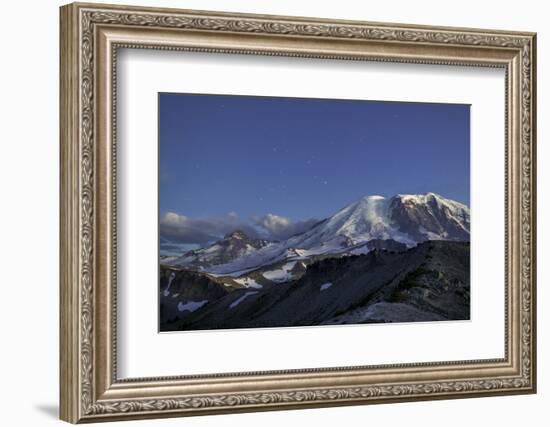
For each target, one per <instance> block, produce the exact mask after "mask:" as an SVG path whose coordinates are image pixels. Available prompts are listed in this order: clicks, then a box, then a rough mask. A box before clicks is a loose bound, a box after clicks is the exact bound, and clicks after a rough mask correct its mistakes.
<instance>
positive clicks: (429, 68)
mask: <svg viewBox="0 0 550 427" xmlns="http://www.w3.org/2000/svg"><path fill="white" fill-rule="evenodd" d="M60 51H61V94H60V96H61V98H60V99H61V112H60V123H61V124H60V134H61V165H62V169H61V170H62V172H61V239H60V242H61V248H60V251H61V284H60V286H61V288H60V292H61V304H60V306H61V313H60V316H61V319H60V324H61V335H60V336H61V348H60V372H61V378H60V383H61V418H62V419H63V420H65V421H69V422H72V423H79V422H92V421H112V420H124V419H135V418H155V417H170V416H186V415H201V414H216V413H227V412H244V411H259V410H276V409H286V408H288V409H291V408H292V409H295V408H308V407H320V406H331V405H352V404H369V403H384V402H402V401H411V400H430V399H443V398H462V397H479V396H488V395H497V394H520V393H534V392H535V391H536V334H535V332H536V331H535V327H536V318H535V315H536V310H535V307H536V305H535V302H536V301H535V291H536V288H535V278H536V270H535V269H536V257H535V255H536V254H535V247H536V245H535V236H536V219H535V212H536V182H535V176H536V174H535V154H536V153H535V129H536V126H535V122H536V117H535V82H536V78H535V71H536V63H535V52H536V47H535V34H533V33H520V32H510V31H496V30H479V29H462V28H438V27H423V26H412V25H402V24H381V23H369V22H353V21H330V20H322V19H313V18H296V17H281V16H262V15H243V14H229V13H218V12H204V11H189V10H175V9H158V8H141V7H129V6H110V5H94V4H71V5H67V6H63V7H62V8H61V49H60Z"/></svg>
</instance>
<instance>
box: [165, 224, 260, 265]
mask: <svg viewBox="0 0 550 427" xmlns="http://www.w3.org/2000/svg"><path fill="white" fill-rule="evenodd" d="M268 243H269V242H268V241H267V240H261V239H251V238H250V237H248V236H247V235H246V234H245V233H244V232H242V231H240V230H236V231H234V232H232V233H230V234H227V235H226V236H225V237H224V238H223V239H222V240H219V241H217V242H216V243H214V244H212V245H210V246H208V247H206V248H202V249H195V250H192V251H189V252H186V253H185V254H184V255H183V256H181V257H179V258H176V259H174V260H171V261H170V262H169V263H170V264H172V265H180V266H188V267H195V268H198V269H204V268H207V267H210V266H213V265H220V264H226V263H229V262H231V261H233V260H235V259H240V258H242V257H246V256H247V255H249V254H251V253H253V252H255V251H257V250H258V249H261V248H263V247H264V246H266V245H267V244H268Z"/></svg>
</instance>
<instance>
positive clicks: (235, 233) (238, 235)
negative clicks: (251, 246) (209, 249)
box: [223, 230, 248, 240]
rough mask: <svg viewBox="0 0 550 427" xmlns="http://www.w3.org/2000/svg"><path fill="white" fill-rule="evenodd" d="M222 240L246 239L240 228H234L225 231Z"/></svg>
mask: <svg viewBox="0 0 550 427" xmlns="http://www.w3.org/2000/svg"><path fill="white" fill-rule="evenodd" d="M223 238H224V240H227V239H238V240H248V236H247V234H246V233H245V232H244V231H242V230H235V231H232V232H231V233H227V234H226V235H225V236H223Z"/></svg>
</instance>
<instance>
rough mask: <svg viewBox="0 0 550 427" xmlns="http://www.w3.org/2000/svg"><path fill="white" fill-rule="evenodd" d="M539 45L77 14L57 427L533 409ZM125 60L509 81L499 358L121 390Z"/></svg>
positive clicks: (87, 9)
mask: <svg viewBox="0 0 550 427" xmlns="http://www.w3.org/2000/svg"><path fill="white" fill-rule="evenodd" d="M535 40H536V38H535V34H533V33H523V32H522V33H519V32H509V31H492V30H477V29H459V28H436V27H424V26H411V25H400V24H381V23H368V22H353V21H328V20H321V19H310V18H295V17H281V16H263V15H243V14H229V13H217V12H199V11H189V10H174V9H157V8H139V7H127V6H112V5H99V4H71V5H67V6H63V7H62V8H61V84H60V88H61V89H60V92H61V94H60V105H61V107H60V108H61V112H60V135H61V177H60V178H61V206H60V208H61V220H60V221H61V222H60V226H61V240H60V246H61V247H60V254H61V266H60V267H61V280H60V306H61V308H60V325H61V330H60V337H61V340H60V341H61V344H60V350H61V351H60V372H61V374H60V383H61V396H60V400H61V419H63V420H66V421H69V422H72V423H78V422H90V421H112V420H119V419H130V418H154V417H168V416H183V415H200V414H215V413H227V412H243V411H258V410H275V409H286V408H307V407H320V406H331V405H352V404H368V403H382V402H400V401H410V400H428V399H443V398H459V397H476V396H487V395H496V394H520V393H534V392H535V390H536V340H535V327H536V318H535V278H536V274H535V268H536V264H535V261H536V258H535V255H536V254H535V247H536V242H535V236H536V222H535V221H536V218H535V213H536V205H535V202H536V186H535V177H536V173H535ZM118 47H130V48H152V49H171V50H193V51H203V52H225V53H241V54H252V55H282V56H299V57H315V58H330V59H345V60H370V61H373V60H374V61H393V62H407V63H430V64H446V65H472V66H489V67H502V68H504V69H505V70H506V76H507V80H506V91H505V93H504V94H503V95H504V96H505V97H506V106H507V117H506V176H505V177H503V178H504V179H505V182H506V188H507V190H506V212H505V213H504V214H505V215H506V230H505V233H506V260H507V262H506V272H505V273H506V284H505V286H506V325H505V328H506V334H505V335H506V340H505V341H506V342H505V357H504V358H503V359H497V360H472V361H457V362H443V363H437V362H434V363H423V364H405V365H384V366H364V367H338V368H333V369H310V370H292V371H283V372H282V371H270V372H252V373H242V374H234V375H232V374H219V375H208V376H206V375H205V376H192V377H175V378H141V379H132V380H119V379H117V374H116V357H115V356H116V335H115V333H114V331H115V328H116V322H115V320H116V286H115V281H116V257H115V251H116V232H115V224H116V206H115V200H116V186H115V185H114V184H115V180H114V177H115V172H116V170H115V167H116V158H115V151H114V150H113V147H114V146H115V145H114V144H115V140H114V138H115V129H116V128H115V126H116V116H115V108H114V106H115V102H116V92H115V90H114V89H115V87H116V73H115V72H114V70H115V68H114V65H115V64H116V51H117V48H118Z"/></svg>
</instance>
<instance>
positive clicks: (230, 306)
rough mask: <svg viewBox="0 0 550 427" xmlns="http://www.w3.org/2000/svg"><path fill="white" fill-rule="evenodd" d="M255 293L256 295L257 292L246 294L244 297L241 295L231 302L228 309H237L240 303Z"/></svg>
mask: <svg viewBox="0 0 550 427" xmlns="http://www.w3.org/2000/svg"><path fill="white" fill-rule="evenodd" d="M257 293H258V291H249V292H246V293H245V294H244V295H241V296H240V297H239V298H237V299H236V300H235V301H233V302H232V303H231V304H229V308H234V307H237V306H238V305H239V304H240V303H241V302H243V301H244V300H245V299H246V298H248V297H249V296H250V295H256V294H257Z"/></svg>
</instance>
